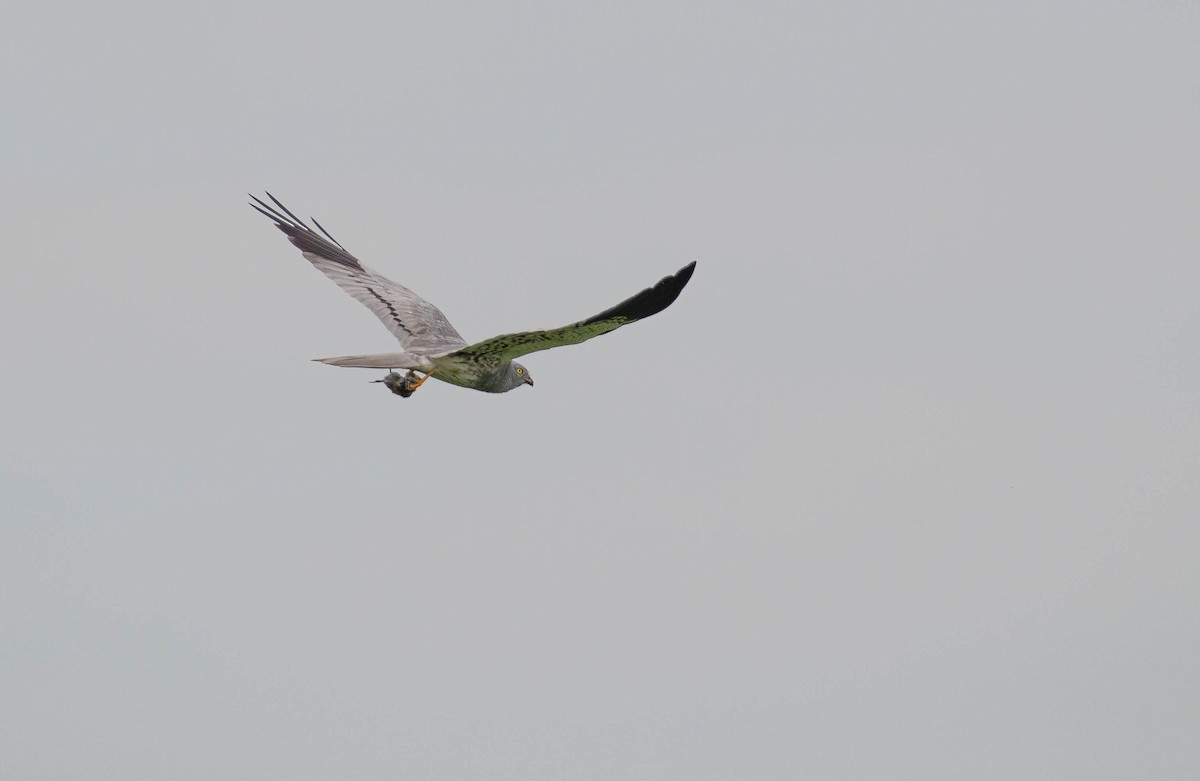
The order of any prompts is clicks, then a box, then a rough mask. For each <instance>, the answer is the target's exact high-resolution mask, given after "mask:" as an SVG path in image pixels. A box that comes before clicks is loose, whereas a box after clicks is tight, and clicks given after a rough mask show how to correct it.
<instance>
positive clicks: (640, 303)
mask: <svg viewBox="0 0 1200 781" xmlns="http://www.w3.org/2000/svg"><path fill="white" fill-rule="evenodd" d="M695 271H696V261H694V260H693V261H692V262H691V263H689V264H687V265H686V266H684V267H683V268H681V269H679V270H678V271H676V272H675V273H674V274H672V275H671V276H669V277H663V278H662V279H661V280H659V282H658V284H657V285H655V286H654V287H650V288H647V289H646V290H643V291H642V292H641V293H639V294H638V295H636V296H634V297H633V298H631V299H629V301H627V302H626V303H627V304H628V305H629V306H628V311H627V312H622V313H621V314H622V315H624V316H625V317H628V318H629V319H630V320H641V319H642V318H644V317H649V316H650V315H656V314H658V313H659V312H661V311H662V310H664V309H666V308H667V307H669V306H670V305H671V304H673V303H675V299H677V298H679V294H680V293H682V292H683V289H684V287H686V286H687V283H688V282H689V281H691V279H692V274H694V273H695ZM621 308H622V309H625V308H626V307H625V305H622V306H621Z"/></svg>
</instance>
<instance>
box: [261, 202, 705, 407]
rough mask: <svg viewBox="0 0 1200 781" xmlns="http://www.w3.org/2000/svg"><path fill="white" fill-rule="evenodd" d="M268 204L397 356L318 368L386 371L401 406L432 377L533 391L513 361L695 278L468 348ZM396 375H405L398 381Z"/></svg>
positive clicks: (684, 275)
mask: <svg viewBox="0 0 1200 781" xmlns="http://www.w3.org/2000/svg"><path fill="white" fill-rule="evenodd" d="M267 197H268V198H270V199H271V203H273V204H275V205H274V206H271V205H269V204H267V203H266V202H264V201H262V200H261V199H259V198H256V197H255V196H253V195H251V196H250V198H252V199H253V201H254V202H253V203H251V204H250V205H251V206H253V207H254V208H255V209H257V210H258V211H260V212H262V214H264V215H265V216H266V217H268V218H269V219H271V220H272V221H273V222H274V223H275V227H276V228H279V230H281V231H283V233H284V235H286V236H287V237H288V240H289V241H291V242H292V244H294V245H296V247H297V248H299V250H300V252H301V253H302V254H303V255H304V257H305V258H307V259H308V262H310V263H312V264H313V265H314V266H316V267H317V270H319V271H320V272H321V273H322V274H324V275H325V276H327V277H329V278H330V279H332V280H333V281H334V282H336V283H337V285H338V287H340V288H341V289H342V290H345V291H346V292H347V293H349V294H350V295H351V296H353V297H354V298H355V299H356V300H357V301H359V302H360V303H362V304H363V305H364V306H366V307H367V309H370V310H371V311H372V312H374V313H375V316H376V317H378V318H379V319H380V320H381V321H383V324H384V325H385V326H387V329H388V330H389V331H391V332H392V335H393V336H395V337H396V339H397V341H399V342H400V347H401V349H402V351H401V352H398V353H380V354H376V355H343V356H340V357H338V358H317V359H315V360H317V361H320V362H321V363H327V364H330V365H331V366H354V367H359V368H365V369H388V370H389V371H388V374H387V376H385V377H384V378H383V379H382V380H374V382H380V383H383V385H384V386H385V387H386V388H388V389H389V390H390V391H391V392H392V393H395V394H396V395H398V396H403V397H405V398H408V397H409V396H411V395H412V394H413V392H414V391H416V389H417V388H419V387H421V384H422V383H424V382H425V380H427V379H429V378H430V377H433V378H435V379H438V380H441V381H442V382H448V383H450V384H452V385H458V386H461V387H463V388H474V389H475V390H481V391H487V392H488V393H504V392H505V391H510V390H512V389H513V388H519V387H521V386H522V385H533V378H532V377H530V376H529V370H528V369H526V368H525V367H524V366H522V365H521V364H519V363H517V362H516V360H514V359H516V358H520V357H521V356H523V355H528V354H529V353H535V352H538V351H539V350H549V349H550V348H552V347H562V346H564V345H568V344H579V343H581V342H586V341H587V340H588V339H592V338H594V337H597V336H600V335H601V334H606V333H608V332H609V331H615V330H617V329H618V328H620V327H621V326H623V325H628V324H629V323H633V322H637V321H638V320H642V319H644V318H647V317H649V316H650V315H653V314H657V313H659V312H661V311H662V310H664V309H666V308H667V307H668V306H670V305H671V303H672V302H674V301H675V299H676V298H678V297H679V293H680V291H682V290H683V287H684V285H686V284H687V283H688V280H689V279H691V278H692V272H693V271H695V270H696V263H695V261H693V262H691V263H689V264H687V265H686V266H684V267H683V268H681V269H679V271H677V272H675V273H674V274H672V275H671V276H669V277H664V278H663V279H662V280H661V281H660V282H659V283H658V284H656V285H654V286H653V287H649V288H646V289H645V290H643V291H642V292H640V293H638V294H637V295H635V296H633V297H631V298H628V299H626V300H625V301H622V302H621V303H619V304H617V305H616V306H614V307H612V308H611V309H606V310H605V311H603V312H601V313H600V314H598V315H595V316H593V317H589V318H588V319H586V320H580V321H579V322H578V323H572V324H571V325H566V326H563V327H562V328H551V329H549V330H545V331H522V332H520V333H512V334H503V335H501V336H494V337H492V338H491V339H485V340H484V341H482V342H476V343H475V344H467V342H466V340H464V339H463V338H462V337H461V336H460V335H459V333H458V331H456V330H455V329H454V326H452V325H450V321H449V320H447V319H446V316H445V315H443V314H442V312H441V310H440V309H438V308H437V307H436V306H434V305H433V304H431V303H429V302H428V301H426V300H425V299H423V298H421V297H420V296H418V295H417V294H416V293H414V292H412V291H411V290H409V289H408V288H406V287H404V286H403V285H398V284H396V283H395V282H392V281H391V280H390V279H387V278H386V277H384V276H382V275H381V274H377V273H375V272H374V271H371V270H370V269H368V268H367V267H365V266H364V265H362V264H361V263H359V262H358V259H357V258H355V257H354V256H353V255H351V254H350V253H349V252H347V251H346V249H345V248H344V247H343V246H342V245H341V244H339V243H338V241H337V239H335V238H333V236H331V235H329V231H327V230H325V229H324V228H323V227H321V223H319V222H317V221H316V220H315V219H314V220H313V224H314V225H316V226H317V230H319V231H320V233H317V232H316V231H314V230H313V229H312V228H309V227H308V225H307V224H305V222H304V221H303V220H301V219H300V218H299V217H297V216H296V215H294V214H292V213H291V212H290V211H288V209H287V207H286V206H284V205H283V204H282V203H280V202H279V201H278V200H277V199H276V198H275V196H273V195H271V194H270V193H267ZM397 369H407V370H408V371H407V374H404V375H401V374H399V373H398V372H397V371H396V370H397Z"/></svg>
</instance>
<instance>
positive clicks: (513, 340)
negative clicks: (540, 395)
mask: <svg viewBox="0 0 1200 781" xmlns="http://www.w3.org/2000/svg"><path fill="white" fill-rule="evenodd" d="M695 270H696V262H695V261H692V262H691V263H689V264H687V265H686V266H684V267H683V268H681V269H679V271H676V272H675V273H674V274H672V275H671V276H669V277H664V278H663V279H662V281H660V282H659V283H658V284H657V285H655V286H654V287H648V288H646V289H645V290H643V291H642V292H640V293H638V294H637V295H636V296H633V297H632V298H628V299H626V300H624V301H622V302H621V303H619V304H617V305H616V306H614V307H613V308H612V309H606V310H605V311H603V312H601V313H600V314H598V315H596V316H595V317H589V318H588V319H587V320H580V321H579V322H578V323H572V324H571V325H567V326H563V327H562V328H553V329H550V330H548V331H525V332H523V333H517V334H504V335H503V336H494V337H492V338H491V339H487V340H485V341H482V342H479V343H477V344H473V345H471V346H469V347H464V348H463V349H461V350H459V351H457V352H456V353H455V355H463V356H467V357H471V358H475V359H478V360H481V361H486V362H488V363H492V362H507V361H511V360H512V359H514V358H519V357H521V356H522V355H528V354H529V353H536V352H538V351H539V350H549V349H550V348H552V347H562V346H564V345H568V344H579V343H580V342H586V341H587V340H588V339H592V338H595V337H597V336H600V335H601V334H606V333H608V332H609V331H615V330H617V329H618V328H620V327H621V326H623V325H628V324H629V323H634V322H637V321H638V320H641V319H643V318H647V317H649V316H650V315H653V314H658V313H659V312H661V311H662V310H664V309H666V308H667V307H668V306H670V305H671V303H672V302H673V301H674V300H675V299H676V298H678V297H679V293H680V291H682V290H683V286H684V285H686V284H687V283H688V280H689V279H691V278H692V272H693V271H695Z"/></svg>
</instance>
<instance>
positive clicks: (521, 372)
mask: <svg viewBox="0 0 1200 781" xmlns="http://www.w3.org/2000/svg"><path fill="white" fill-rule="evenodd" d="M524 373H525V370H524V369H517V374H524Z"/></svg>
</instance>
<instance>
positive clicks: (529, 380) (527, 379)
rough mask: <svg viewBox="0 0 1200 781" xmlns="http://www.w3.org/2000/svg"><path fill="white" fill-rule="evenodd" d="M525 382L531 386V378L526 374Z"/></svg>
mask: <svg viewBox="0 0 1200 781" xmlns="http://www.w3.org/2000/svg"><path fill="white" fill-rule="evenodd" d="M525 384H526V385H528V386H529V387H531V388H532V387H533V378H532V377H530V376H529V375H528V374H526V375H525Z"/></svg>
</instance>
